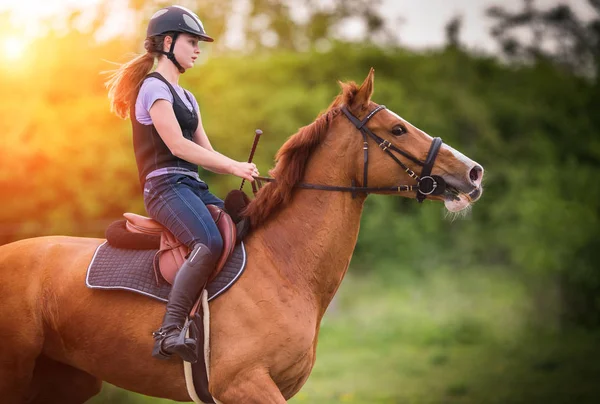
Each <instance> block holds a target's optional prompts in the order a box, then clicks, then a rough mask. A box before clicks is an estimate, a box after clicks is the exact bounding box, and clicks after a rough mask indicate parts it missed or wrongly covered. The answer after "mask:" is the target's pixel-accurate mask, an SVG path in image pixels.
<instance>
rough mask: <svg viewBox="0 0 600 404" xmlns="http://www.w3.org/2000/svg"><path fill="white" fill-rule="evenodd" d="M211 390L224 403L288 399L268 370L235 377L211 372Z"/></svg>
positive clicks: (272, 403) (264, 403)
mask: <svg viewBox="0 0 600 404" xmlns="http://www.w3.org/2000/svg"><path fill="white" fill-rule="evenodd" d="M210 392H211V394H212V396H213V397H214V398H215V399H216V400H218V402H220V403H222V404H237V403H244V404H285V403H287V401H286V400H285V398H284V397H283V395H282V394H281V392H280V391H279V388H277V386H276V385H275V382H274V381H273V379H271V377H270V376H269V374H268V372H266V371H258V370H256V371H254V372H251V373H243V372H241V373H238V374H237V375H236V376H234V377H233V378H228V377H219V378H218V379H216V380H215V377H214V376H213V375H212V374H211V380H210Z"/></svg>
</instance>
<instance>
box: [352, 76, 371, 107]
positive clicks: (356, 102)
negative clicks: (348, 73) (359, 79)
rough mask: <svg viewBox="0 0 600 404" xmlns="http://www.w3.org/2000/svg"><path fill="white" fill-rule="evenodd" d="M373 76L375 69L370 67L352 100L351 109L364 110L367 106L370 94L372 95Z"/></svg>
mask: <svg viewBox="0 0 600 404" xmlns="http://www.w3.org/2000/svg"><path fill="white" fill-rule="evenodd" d="M374 76H375V69H373V68H372V67H371V70H370V71H369V74H368V75H367V78H366V79H365V81H363V83H362V84H361V86H360V88H359V89H358V92H357V93H356V95H355V96H354V99H353V100H352V109H353V110H355V111H357V112H358V111H361V110H366V109H367V108H369V102H370V101H371V95H373V77H374Z"/></svg>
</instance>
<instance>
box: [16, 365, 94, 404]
mask: <svg viewBox="0 0 600 404" xmlns="http://www.w3.org/2000/svg"><path fill="white" fill-rule="evenodd" d="M101 389H102V381H101V380H100V379H97V378H95V377H94V376H92V375H90V374H89V373H86V372H84V371H81V370H78V369H75V368H73V367H71V366H69V365H65V364H63V363H60V362H56V361H53V360H52V359H50V358H48V357H46V356H44V355H42V356H40V357H39V358H38V360H37V362H36V365H35V370H34V373H33V380H32V382H31V388H30V390H29V394H30V398H29V399H28V400H27V403H28V404H47V403H61V404H83V403H85V402H86V401H87V400H89V399H90V398H91V397H93V396H95V395H96V394H98V393H99V392H100V390H101Z"/></svg>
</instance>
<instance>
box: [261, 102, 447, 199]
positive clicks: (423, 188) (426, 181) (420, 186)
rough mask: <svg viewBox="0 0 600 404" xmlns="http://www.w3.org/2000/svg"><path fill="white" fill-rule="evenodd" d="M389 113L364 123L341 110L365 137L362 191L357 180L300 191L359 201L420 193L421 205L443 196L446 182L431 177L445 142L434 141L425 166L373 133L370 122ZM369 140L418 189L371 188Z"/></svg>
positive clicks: (344, 107) (310, 187)
mask: <svg viewBox="0 0 600 404" xmlns="http://www.w3.org/2000/svg"><path fill="white" fill-rule="evenodd" d="M384 109H386V107H385V105H380V106H378V107H377V108H375V109H374V110H373V111H371V112H370V113H369V114H368V115H367V116H366V117H365V119H363V120H362V121H361V120H359V119H358V118H357V117H355V116H354V115H352V113H351V112H350V111H349V110H348V108H347V107H346V106H343V107H342V108H341V111H342V112H343V113H344V115H346V117H347V118H348V119H349V120H350V122H352V124H353V125H354V126H355V127H356V129H358V130H359V131H360V133H361V134H362V137H363V151H364V174H363V184H362V186H361V187H357V186H356V183H355V181H354V180H352V186H351V187H339V186H333V185H319V184H305V183H300V184H296V187H298V188H304V189H318V190H322V191H341V192H352V197H353V198H355V197H356V195H357V193H360V192H364V193H367V194H371V193H400V192H410V191H416V192H417V200H418V201H419V202H423V201H424V200H425V199H426V198H427V196H428V195H441V194H443V193H444V191H445V190H446V181H444V179H443V178H442V177H440V176H439V175H431V170H432V169H433V165H434V163H435V159H436V157H437V155H438V152H439V151H440V147H441V146H442V143H443V142H442V139H441V138H439V137H436V138H433V142H431V147H430V148H429V152H428V153H427V159H426V160H425V161H424V162H423V161H421V160H418V159H417V158H415V157H413V156H411V155H410V154H408V153H407V152H405V151H404V150H400V149H398V148H397V147H396V146H394V145H393V144H392V143H391V142H390V141H388V140H385V139H382V138H381V137H379V136H377V135H376V134H375V133H373V132H372V131H371V130H370V129H369V128H367V126H366V124H367V122H369V120H370V119H371V118H373V116H375V114H376V113H378V112H379V111H381V110H384ZM367 136H369V137H370V138H371V139H373V140H374V141H375V142H376V143H377V144H378V145H379V147H380V148H381V149H382V150H383V151H384V152H386V153H387V154H388V155H389V156H390V157H391V158H392V159H394V161H395V162H396V163H398V165H400V167H402V168H403V169H404V171H406V173H407V174H408V175H409V176H410V177H411V178H414V179H415V180H416V181H417V184H416V185H397V186H394V187H368V186H367V185H368V184H367V177H368V173H369V142H368V138H367ZM392 151H394V152H396V153H399V154H401V155H402V156H404V157H406V158H407V159H409V160H411V161H412V162H414V163H415V164H418V165H420V166H421V167H423V169H422V170H421V175H420V176H419V175H417V174H415V172H414V171H412V170H411V169H410V168H408V167H407V166H406V164H404V163H403V162H402V161H400V160H398V158H397V157H396V156H395V155H394V154H393V153H392ZM256 178H257V179H258V180H259V181H267V182H274V181H275V179H274V178H270V177H256Z"/></svg>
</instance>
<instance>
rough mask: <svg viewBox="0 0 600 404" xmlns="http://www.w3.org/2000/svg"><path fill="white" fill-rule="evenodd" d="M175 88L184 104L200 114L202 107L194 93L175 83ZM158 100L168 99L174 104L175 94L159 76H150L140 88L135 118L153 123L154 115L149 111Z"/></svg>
mask: <svg viewBox="0 0 600 404" xmlns="http://www.w3.org/2000/svg"><path fill="white" fill-rule="evenodd" d="M173 88H174V89H175V92H176V93H177V95H179V98H181V100H182V101H183V104H184V105H185V106H186V107H188V109H189V110H190V111H191V110H192V108H194V109H195V110H196V112H197V113H198V115H200V108H199V107H198V102H197V101H196V98H195V97H194V95H193V94H192V93H190V92H189V91H187V90H184V89H183V88H182V87H181V86H176V85H174V86H173ZM184 91H185V93H187V94H188V96H189V97H190V99H191V100H192V103H193V105H190V102H189V101H188V99H187V97H186V96H185V93H184ZM156 100H167V101H169V102H170V103H171V104H173V94H171V91H170V90H169V87H168V86H167V85H166V84H165V83H164V82H162V81H160V80H159V79H157V78H154V77H149V78H147V79H146V80H145V81H144V82H143V83H142V87H141V88H140V92H139V93H138V96H137V99H136V101H135V119H137V121H138V122H139V123H141V124H142V125H152V117H151V116H150V112H149V111H150V107H152V105H153V104H154V102H155V101H156Z"/></svg>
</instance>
